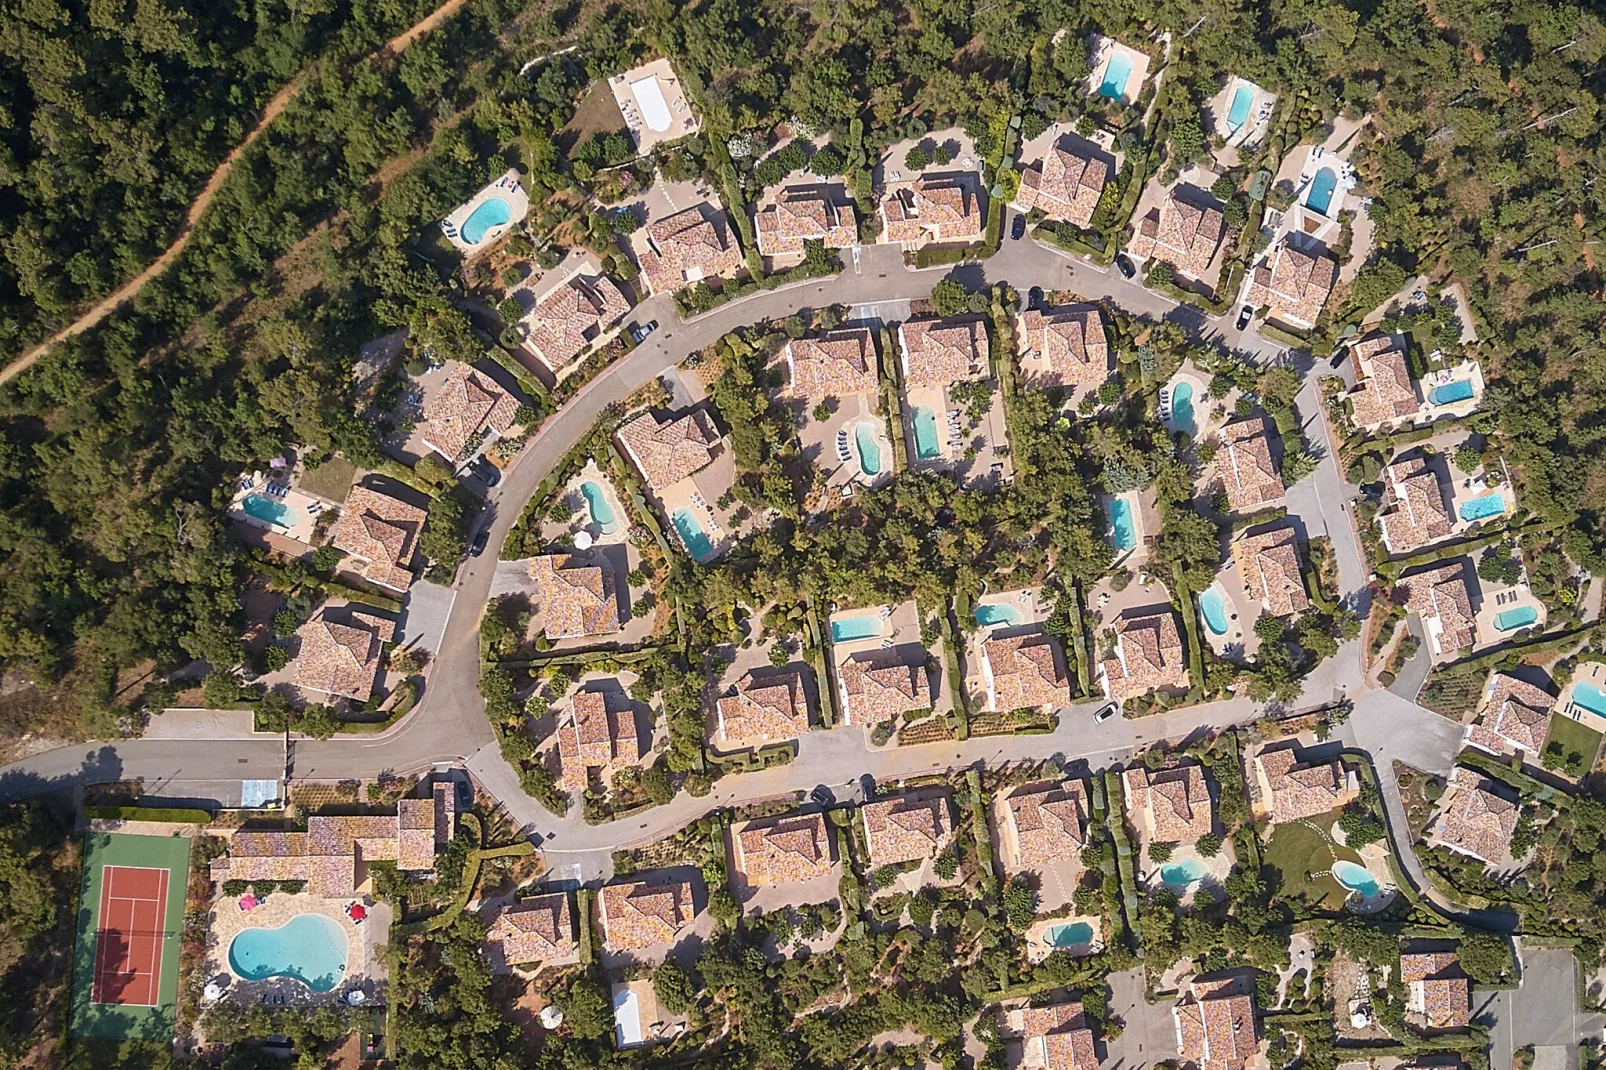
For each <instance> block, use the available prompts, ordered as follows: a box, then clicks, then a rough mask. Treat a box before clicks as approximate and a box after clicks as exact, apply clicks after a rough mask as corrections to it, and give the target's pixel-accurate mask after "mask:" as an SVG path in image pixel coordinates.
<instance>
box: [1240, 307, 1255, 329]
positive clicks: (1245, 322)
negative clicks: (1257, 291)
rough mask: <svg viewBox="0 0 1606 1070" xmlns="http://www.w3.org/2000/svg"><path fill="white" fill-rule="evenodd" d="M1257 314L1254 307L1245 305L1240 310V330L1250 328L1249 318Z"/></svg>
mask: <svg viewBox="0 0 1606 1070" xmlns="http://www.w3.org/2000/svg"><path fill="white" fill-rule="evenodd" d="M1254 314H1255V309H1254V306H1253V305H1245V306H1244V307H1243V308H1240V309H1239V310H1238V329H1239V330H1240V331H1241V330H1243V329H1244V328H1245V327H1247V326H1249V317H1251V316H1253V315H1254Z"/></svg>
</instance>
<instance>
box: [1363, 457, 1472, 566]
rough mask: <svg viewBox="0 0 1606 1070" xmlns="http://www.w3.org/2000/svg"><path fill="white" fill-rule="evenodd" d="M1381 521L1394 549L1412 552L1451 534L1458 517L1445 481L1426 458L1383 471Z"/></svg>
mask: <svg viewBox="0 0 1606 1070" xmlns="http://www.w3.org/2000/svg"><path fill="white" fill-rule="evenodd" d="M1377 522H1378V523H1379V524H1381V525H1382V526H1383V534H1384V537H1385V539H1386V540H1387V543H1388V548H1389V550H1390V552H1392V553H1396V554H1406V553H1410V552H1411V551H1412V550H1417V549H1420V548H1421V547H1423V546H1426V545H1427V544H1428V543H1430V542H1433V541H1434V540H1436V539H1442V538H1444V537H1445V536H1446V535H1448V534H1450V531H1451V529H1452V528H1453V527H1454V526H1455V518H1454V517H1452V516H1451V515H1450V507H1449V505H1447V504H1446V503H1445V500H1444V484H1443V483H1442V482H1440V480H1439V474H1438V472H1436V471H1435V470H1434V468H1433V466H1432V465H1431V464H1429V463H1428V461H1427V459H1426V458H1424V457H1413V458H1411V459H1409V460H1404V461H1399V462H1397V463H1395V464H1391V465H1389V466H1388V467H1387V468H1385V469H1384V470H1383V508H1382V509H1381V510H1379V511H1378V514H1377Z"/></svg>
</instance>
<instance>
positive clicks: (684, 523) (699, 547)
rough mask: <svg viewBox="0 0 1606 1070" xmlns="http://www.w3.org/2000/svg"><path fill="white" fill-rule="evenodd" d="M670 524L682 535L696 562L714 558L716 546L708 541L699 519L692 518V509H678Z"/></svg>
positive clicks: (681, 537)
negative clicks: (698, 521)
mask: <svg viewBox="0 0 1606 1070" xmlns="http://www.w3.org/2000/svg"><path fill="white" fill-rule="evenodd" d="M669 520H670V523H672V524H674V525H675V530H676V531H677V532H679V533H680V539H681V541H682V542H684V543H685V544H686V549H687V550H688V551H689V552H690V553H691V556H692V560H694V561H707V560H708V559H709V558H710V557H713V556H714V544H713V543H711V542H709V541H708V535H707V534H706V533H705V532H704V531H703V527H702V525H701V524H699V523H697V518H696V517H695V516H692V514H691V510H690V509H676V510H675V511H674V513H673V514H672V515H671V516H670V517H669Z"/></svg>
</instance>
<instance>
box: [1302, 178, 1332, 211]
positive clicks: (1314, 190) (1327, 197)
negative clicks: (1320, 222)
mask: <svg viewBox="0 0 1606 1070" xmlns="http://www.w3.org/2000/svg"><path fill="white" fill-rule="evenodd" d="M1337 188H1338V175H1336V174H1334V173H1333V169H1332V168H1331V167H1324V168H1322V169H1321V170H1320V171H1317V172H1316V177H1315V178H1313V179H1311V180H1310V191H1309V192H1308V193H1306V194H1305V207H1307V208H1309V209H1310V210H1311V211H1313V212H1317V213H1319V214H1321V215H1326V214H1327V210H1328V209H1329V208H1331V207H1332V206H1333V190H1335V189H1337Z"/></svg>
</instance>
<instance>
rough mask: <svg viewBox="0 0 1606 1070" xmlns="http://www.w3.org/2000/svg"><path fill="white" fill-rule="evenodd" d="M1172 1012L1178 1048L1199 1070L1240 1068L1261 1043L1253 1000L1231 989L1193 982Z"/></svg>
mask: <svg viewBox="0 0 1606 1070" xmlns="http://www.w3.org/2000/svg"><path fill="white" fill-rule="evenodd" d="M1173 1013H1174V1014H1175V1016H1176V1020H1177V1048H1178V1051H1179V1053H1180V1054H1181V1055H1182V1057H1183V1059H1185V1060H1186V1061H1188V1062H1191V1063H1194V1064H1196V1065H1198V1066H1199V1067H1200V1070H1243V1067H1244V1064H1245V1063H1247V1062H1248V1061H1249V1059H1250V1058H1252V1057H1253V1056H1254V1054H1255V1051H1256V1049H1257V1048H1258V1047H1259V1045H1260V1036H1259V1033H1258V1031H1257V1030H1256V1028H1255V1004H1254V1000H1253V999H1252V998H1251V997H1249V996H1248V995H1246V994H1243V993H1242V992H1239V991H1236V990H1234V989H1215V990H1212V989H1211V988H1210V987H1209V986H1206V985H1201V984H1194V985H1192V986H1190V988H1189V992H1188V994H1187V995H1186V996H1185V997H1184V998H1183V1001H1182V1002H1180V1003H1178V1004H1177V1005H1176V1008H1175V1009H1174V1012H1173Z"/></svg>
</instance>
